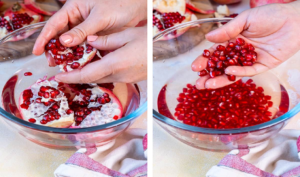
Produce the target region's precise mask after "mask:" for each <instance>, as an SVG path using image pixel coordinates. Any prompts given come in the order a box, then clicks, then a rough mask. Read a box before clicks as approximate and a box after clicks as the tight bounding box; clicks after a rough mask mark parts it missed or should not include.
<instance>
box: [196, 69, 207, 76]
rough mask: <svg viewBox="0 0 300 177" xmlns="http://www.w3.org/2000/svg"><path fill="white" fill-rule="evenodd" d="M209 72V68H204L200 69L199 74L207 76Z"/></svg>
mask: <svg viewBox="0 0 300 177" xmlns="http://www.w3.org/2000/svg"><path fill="white" fill-rule="evenodd" d="M207 74H208V72H207V70H202V71H200V72H199V74H198V75H199V76H205V75H207Z"/></svg>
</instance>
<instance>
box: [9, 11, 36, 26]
mask: <svg viewBox="0 0 300 177" xmlns="http://www.w3.org/2000/svg"><path fill="white" fill-rule="evenodd" d="M32 21H33V18H32V17H30V16H29V15H28V14H27V13H23V14H13V15H12V25H13V27H14V29H15V30H17V29H20V28H22V27H23V25H29V24H30V23H31V22H32Z"/></svg>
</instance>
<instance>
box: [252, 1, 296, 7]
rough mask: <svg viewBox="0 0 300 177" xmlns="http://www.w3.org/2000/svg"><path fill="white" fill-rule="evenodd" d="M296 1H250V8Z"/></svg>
mask: <svg viewBox="0 0 300 177" xmlns="http://www.w3.org/2000/svg"><path fill="white" fill-rule="evenodd" d="M294 1H296V0H270V1H267V0H250V7H251V8H254V7H258V6H262V5H266V4H272V3H290V2H294Z"/></svg>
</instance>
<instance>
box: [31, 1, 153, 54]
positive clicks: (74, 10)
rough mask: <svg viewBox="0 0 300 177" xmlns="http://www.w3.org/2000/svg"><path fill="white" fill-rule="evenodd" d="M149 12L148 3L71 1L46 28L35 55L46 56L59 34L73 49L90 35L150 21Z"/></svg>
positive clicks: (51, 19)
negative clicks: (44, 53) (45, 53)
mask: <svg viewBox="0 0 300 177" xmlns="http://www.w3.org/2000/svg"><path fill="white" fill-rule="evenodd" d="M146 12H147V1H146V0H122V1H120V0H87V1H82V0H68V1H67V2H66V4H65V5H64V6H63V7H62V9H61V10H59V11H58V12H57V13H56V14H55V15H53V16H52V17H51V18H50V19H49V21H48V22H47V24H46V25H45V27H44V29H43V31H42V32H41V34H40V36H39V37H38V39H37V41H36V43H35V46H34V48H33V54H35V55H41V54H43V52H44V49H45V46H46V44H47V43H48V42H49V41H50V40H51V39H52V38H54V37H55V36H57V35H59V34H62V35H61V36H60V38H59V39H60V42H61V43H62V44H63V45H64V46H65V47H73V46H75V45H79V44H81V43H82V42H83V41H85V40H86V37H87V36H88V35H94V34H96V33H98V32H100V31H111V30H117V29H119V28H122V27H133V26H136V25H137V24H138V23H139V22H140V21H142V20H145V19H146V17H147V13H146Z"/></svg>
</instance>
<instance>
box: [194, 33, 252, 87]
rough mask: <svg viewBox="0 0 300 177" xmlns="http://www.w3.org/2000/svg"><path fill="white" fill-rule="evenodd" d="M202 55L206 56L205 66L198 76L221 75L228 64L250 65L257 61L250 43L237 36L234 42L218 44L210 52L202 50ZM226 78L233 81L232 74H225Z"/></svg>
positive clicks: (234, 78)
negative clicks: (223, 44)
mask: <svg viewBox="0 0 300 177" xmlns="http://www.w3.org/2000/svg"><path fill="white" fill-rule="evenodd" d="M202 55H203V56H204V57H206V58H208V61H207V67H206V69H205V70H202V71H200V72H199V73H198V75H199V76H205V75H209V76H210V77H211V78H214V77H217V76H220V75H223V74H224V73H225V69H226V68H227V67H228V66H234V65H235V66H252V65H253V64H254V63H255V62H256V61H257V53H256V52H254V47H253V45H252V44H247V43H246V42H245V40H244V39H242V38H237V39H236V41H235V43H234V42H229V43H228V45H227V46H226V47H225V46H222V45H218V46H217V50H215V51H214V52H212V53H211V52H210V51H209V50H204V52H203V54H202ZM227 78H228V80H230V81H235V80H236V77H235V76H233V75H228V76H227Z"/></svg>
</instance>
